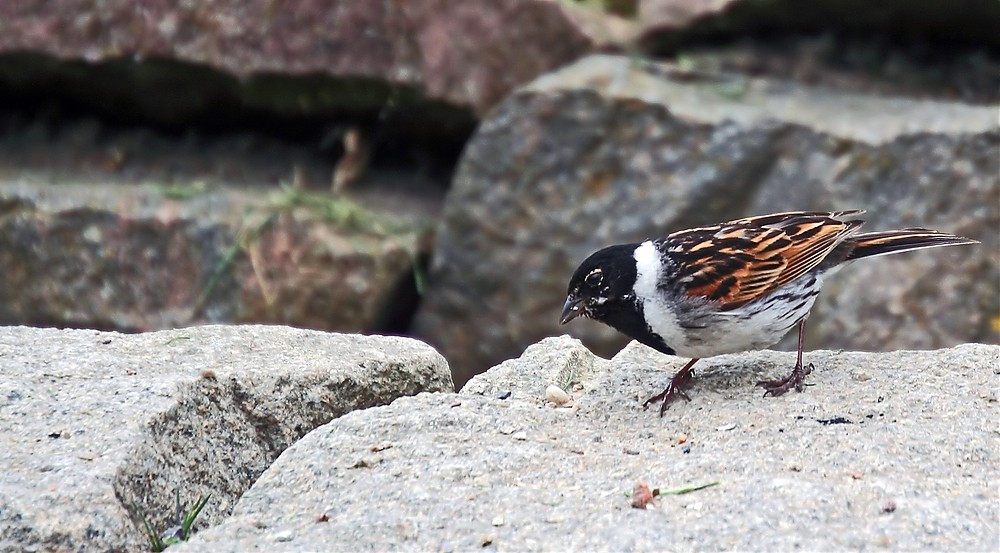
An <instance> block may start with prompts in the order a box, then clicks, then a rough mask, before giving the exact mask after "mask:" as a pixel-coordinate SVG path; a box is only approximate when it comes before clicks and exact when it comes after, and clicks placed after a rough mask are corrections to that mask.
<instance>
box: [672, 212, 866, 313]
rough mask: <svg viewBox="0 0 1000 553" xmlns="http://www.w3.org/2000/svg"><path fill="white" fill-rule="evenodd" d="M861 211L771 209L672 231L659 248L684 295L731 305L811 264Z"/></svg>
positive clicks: (852, 227) (850, 229) (851, 229)
mask: <svg viewBox="0 0 1000 553" xmlns="http://www.w3.org/2000/svg"><path fill="white" fill-rule="evenodd" d="M861 213H863V211H860V210H855V211H834V212H807V211H796V212H788V213H776V214H773V215H763V216H760V217H748V218H746V219H738V220H736V221H730V222H728V223H722V224H719V225H714V226H710V227H702V228H696V229H691V230H684V231H680V232H675V233H673V234H671V235H669V236H667V237H666V238H664V239H663V240H662V241H661V242H660V248H661V249H662V251H663V252H664V253H665V254H666V255H668V256H669V257H670V258H671V259H672V260H673V261H674V263H675V264H676V265H678V266H679V267H680V270H679V273H678V275H677V278H678V279H679V282H680V283H681V285H682V286H683V287H684V289H685V291H686V293H687V295H688V296H692V297H702V298H705V299H708V300H710V301H715V302H719V303H721V304H722V306H723V309H734V308H736V307H739V306H741V305H744V304H746V303H747V302H750V301H752V300H754V299H757V298H759V297H761V296H763V295H765V294H767V293H769V292H771V291H773V290H775V289H776V288H779V287H781V286H782V285H784V284H787V283H789V282H791V281H793V280H795V279H796V278H798V277H801V276H802V275H804V274H806V273H807V272H809V271H810V270H812V269H814V268H815V267H816V266H817V265H819V264H820V262H822V261H823V259H824V258H825V257H826V256H827V255H829V254H830V252H831V251H832V250H833V248H834V247H836V246H837V244H839V243H840V242H841V241H842V240H843V239H844V238H846V237H847V236H849V235H851V234H853V233H855V232H857V229H858V228H859V227H860V226H861V224H862V221H858V220H849V221H843V220H841V219H842V218H844V217H849V216H853V215H860V214H861Z"/></svg>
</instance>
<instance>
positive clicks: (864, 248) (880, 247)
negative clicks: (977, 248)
mask: <svg viewBox="0 0 1000 553" xmlns="http://www.w3.org/2000/svg"><path fill="white" fill-rule="evenodd" d="M845 242H847V243H849V244H851V245H852V246H854V248H853V249H852V250H851V253H849V254H848V255H847V259H846V260H845V261H850V260H852V259H861V258H862V257H874V256H876V255H887V254H890V253H901V252H908V251H911V250H922V249H924V248H937V247H941V246H957V245H960V244H978V243H979V242H978V241H976V240H970V239H968V238H963V237H961V236H955V235H954V234H948V233H947V232H940V231H936V230H929V229H925V228H910V229H904V230H888V231H883V232H865V233H862V234H855V235H854V236H851V237H850V238H848V239H847V240H845Z"/></svg>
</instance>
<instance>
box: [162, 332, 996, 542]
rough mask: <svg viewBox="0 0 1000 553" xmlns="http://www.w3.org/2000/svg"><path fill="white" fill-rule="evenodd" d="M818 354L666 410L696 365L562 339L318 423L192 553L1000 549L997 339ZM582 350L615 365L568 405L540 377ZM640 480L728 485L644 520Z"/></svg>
mask: <svg viewBox="0 0 1000 553" xmlns="http://www.w3.org/2000/svg"><path fill="white" fill-rule="evenodd" d="M807 355H808V361H809V362H812V363H814V364H815V366H816V371H815V372H814V373H813V374H812V375H811V376H810V378H809V384H810V385H811V386H809V387H808V388H807V389H806V390H805V391H804V392H802V393H791V394H788V395H786V396H783V397H780V398H763V397H761V393H760V390H759V388H756V387H755V386H754V382H755V381H757V380H760V379H761V378H762V377H770V376H776V375H778V374H782V373H784V372H785V371H787V370H788V368H789V366H790V365H791V364H792V363H793V362H794V356H793V355H792V354H789V353H780V352H771V351H766V352H756V353H750V354H743V355H734V356H723V357H718V358H715V359H711V360H706V361H704V365H703V367H702V368H703V370H702V371H700V372H699V373H698V377H697V378H696V379H695V381H694V383H693V386H692V388H691V389H690V393H691V401H690V402H678V403H676V404H674V405H673V406H672V407H671V408H670V409H669V410H668V411H667V413H666V416H665V417H663V418H660V417H658V416H657V414H656V411H655V410H653V409H651V410H649V411H644V410H642V408H641V401H642V400H643V399H645V398H646V397H648V396H649V395H652V394H653V393H655V392H657V391H659V389H660V388H661V387H662V386H664V385H665V384H666V382H667V381H668V380H669V377H670V374H671V372H672V371H675V370H677V369H678V368H679V367H680V364H681V362H682V360H677V359H672V358H667V357H664V356H662V355H660V354H658V353H656V352H654V351H652V350H650V349H648V348H646V347H644V346H639V345H636V344H633V345H632V346H630V347H628V348H626V349H625V350H624V351H622V352H621V353H620V354H619V355H617V356H616V357H615V358H614V359H612V360H611V361H607V360H601V359H595V358H592V357H590V356H588V355H587V354H586V353H585V352H583V351H582V350H581V347H580V344H579V342H576V341H575V340H570V339H566V338H561V339H555V340H549V341H546V342H543V343H541V344H538V345H536V346H533V347H532V348H529V350H528V351H527V352H525V355H524V357H523V358H521V359H519V360H514V361H508V362H505V363H504V364H503V365H502V366H501V367H500V368H498V369H496V370H495V371H494V370H491V371H489V372H486V373H485V374H483V375H480V376H478V377H477V378H475V379H473V380H472V381H471V382H470V383H469V385H468V386H467V388H466V389H463V391H462V393H460V394H420V395H418V396H415V397H410V398H403V399H400V400H398V401H396V402H393V403H392V404H391V405H389V406H385V407H378V408H373V409H367V410H364V411H356V412H353V413H350V414H348V415H346V416H344V417H341V418H339V419H337V420H335V421H332V422H331V423H329V424H327V425H325V426H323V427H321V428H318V429H316V430H314V431H313V432H311V433H309V434H308V435H307V436H305V437H304V438H303V439H302V440H300V441H299V442H297V443H296V444H295V445H294V446H292V447H291V448H289V449H288V450H286V452H285V453H284V454H283V455H282V456H281V457H280V458H279V459H278V461H277V462H276V463H275V464H274V465H273V466H272V467H271V468H270V469H268V470H267V471H266V472H265V473H264V474H263V475H262V476H261V478H260V479H259V480H258V481H257V482H256V483H255V484H254V486H253V487H252V488H251V489H250V490H249V491H248V492H247V493H246V494H245V495H244V496H243V497H242V498H241V499H240V500H239V502H238V503H237V505H236V506H235V508H234V509H233V515H232V516H231V517H230V518H229V519H227V520H226V521H225V522H223V523H222V524H221V525H219V526H217V527H215V528H211V529H208V530H206V531H204V532H201V533H199V534H197V535H195V536H194V538H193V539H192V540H191V541H190V542H188V543H187V544H184V545H181V546H178V548H177V551H178V553H182V552H196V551H199V552H200V551H205V552H208V551H211V552H213V553H214V552H227V551H279V552H280V551H303V550H394V551H395V550H413V551H426V550H440V551H467V550H473V549H480V548H484V547H489V548H495V549H497V550H512V551H547V550H552V549H566V550H572V551H583V550H601V551H604V550H616V551H617V550H629V551H632V550H637V551H653V550H663V549H670V550H675V551H705V550H770V551H783V550H792V549H803V550H847V549H850V550H860V549H876V548H889V549H897V550H910V551H914V550H921V551H940V550H970V551H972V550H990V549H992V548H993V547H994V546H995V545H996V543H997V540H998V539H1000V523H998V520H1000V518H998V516H1000V511H998V507H997V506H998V505H1000V502H998V501H997V495H996V489H995V486H993V485H992V483H993V482H995V481H996V479H997V478H998V477H1000V474H998V469H997V467H998V466H1000V462H998V455H1000V453H998V450H997V447H996V444H997V440H998V433H997V428H996V424H995V421H996V418H997V415H998V403H997V392H996V387H995V385H994V383H995V381H996V378H997V375H998V373H1000V347H997V346H989V345H963V346H959V347H956V348H953V349H948V350H939V351H927V352H913V351H900V352H892V353H882V354H869V353H849V352H831V351H815V352H809V353H808V354H807ZM568 359H576V360H577V361H576V362H578V363H579V364H580V368H581V371H582V372H584V373H586V372H588V371H589V370H590V368H591V367H599V369H598V370H597V371H595V372H593V373H590V374H589V376H587V377H586V378H583V379H581V380H580V381H579V382H581V383H582V389H581V390H579V391H578V393H577V396H576V399H575V402H574V404H573V405H572V406H571V407H555V406H553V405H551V404H549V403H546V402H545V401H544V399H543V392H542V390H541V389H540V388H539V384H540V383H542V382H546V381H550V380H552V379H553V378H556V379H559V378H561V376H560V375H561V374H562V371H564V370H565V369H566V368H567V367H568V366H569V365H570V364H571V363H569V362H567V360H568ZM495 390H511V391H513V393H512V394H511V395H509V396H506V395H503V396H499V397H498V396H497V395H495V394H494V393H493V392H494V391H495ZM942 390H947V393H946V394H945V393H942ZM639 482H645V483H647V484H648V485H649V486H650V487H652V488H660V489H664V490H667V489H671V488H677V487H685V486H699V485H706V484H712V483H716V484H717V485H715V486H713V487H710V488H707V489H702V490H699V491H695V492H691V493H688V494H684V495H661V496H660V497H658V498H656V499H655V502H654V506H653V507H654V508H649V509H635V508H632V507H631V506H630V503H631V501H632V499H631V498H630V497H629V494H630V493H631V492H632V490H633V488H634V487H635V486H636V485H637V484H638V483H639Z"/></svg>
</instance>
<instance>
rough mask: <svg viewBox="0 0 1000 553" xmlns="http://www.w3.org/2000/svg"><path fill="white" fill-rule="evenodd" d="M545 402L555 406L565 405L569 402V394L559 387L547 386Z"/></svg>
mask: <svg viewBox="0 0 1000 553" xmlns="http://www.w3.org/2000/svg"><path fill="white" fill-rule="evenodd" d="M545 400H546V401H551V402H552V403H555V404H556V405H565V404H566V403H567V402H568V401H569V394H567V393H566V392H565V391H563V389H562V388H560V387H559V386H556V385H555V384H549V387H548V388H545Z"/></svg>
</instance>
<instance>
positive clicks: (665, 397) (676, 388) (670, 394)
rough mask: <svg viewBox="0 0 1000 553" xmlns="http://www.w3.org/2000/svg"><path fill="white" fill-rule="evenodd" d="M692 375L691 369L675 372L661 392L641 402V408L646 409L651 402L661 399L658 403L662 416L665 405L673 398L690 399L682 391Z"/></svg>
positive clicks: (665, 408) (665, 409)
mask: <svg viewBox="0 0 1000 553" xmlns="http://www.w3.org/2000/svg"><path fill="white" fill-rule="evenodd" d="M692 376H694V371H692V370H682V371H681V372H679V373H677V374H676V375H674V377H673V378H672V379H671V380H670V384H668V385H667V387H666V388H664V389H663V391H662V392H660V393H658V394H656V395H655V396H653V397H651V398H649V399H647V400H646V401H645V402H643V404H642V408H643V409H646V408H648V407H649V406H650V405H651V404H653V403H656V402H657V401H661V400H662V403H660V416H661V417H662V416H663V413H665V412H666V411H667V406H668V405H669V404H670V402H671V401H672V400H673V399H674V398H677V397H680V398H684V399H685V400H687V401H691V398H690V397H688V395H687V394H686V393H685V392H684V388H687V386H688V384H690V383H691V377H692Z"/></svg>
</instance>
